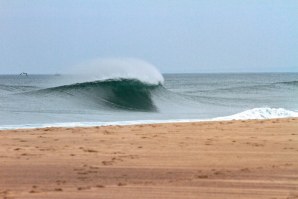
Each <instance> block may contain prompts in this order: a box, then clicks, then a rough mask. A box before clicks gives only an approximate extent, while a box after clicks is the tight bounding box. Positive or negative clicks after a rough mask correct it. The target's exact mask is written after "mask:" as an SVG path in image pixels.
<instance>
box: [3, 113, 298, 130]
mask: <svg viewBox="0 0 298 199" xmlns="http://www.w3.org/2000/svg"><path fill="white" fill-rule="evenodd" d="M291 118H298V116H291V117H273V118H252V119H235V118H231V116H225V117H216V118H211V119H169V120H167V119H165V120H131V121H113V122H63V123H44V124H23V125H3V126H0V131H6V130H34V129H43V128H92V127H108V126H132V125H150V124H172V123H200V122H224V121H254V120H274V119H291Z"/></svg>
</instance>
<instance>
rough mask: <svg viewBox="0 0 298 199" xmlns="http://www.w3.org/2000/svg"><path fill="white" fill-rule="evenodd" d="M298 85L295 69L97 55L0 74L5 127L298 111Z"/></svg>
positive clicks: (271, 115)
mask: <svg viewBox="0 0 298 199" xmlns="http://www.w3.org/2000/svg"><path fill="white" fill-rule="evenodd" d="M78 74H80V75H78ZM297 89H298V74H297V73H263V74H253V73H250V74H163V75H162V74H161V73H159V72H158V70H157V69H156V68H155V67H154V66H153V65H151V64H149V63H147V62H144V61H142V60H135V59H121V60H95V61H92V62H90V63H84V67H77V70H76V71H75V72H74V74H71V73H69V74H65V75H29V76H28V77H26V76H19V75H0V129H16V128H43V127H77V126H106V125H131V124H147V123H168V122H193V121H219V120H242V119H271V118H286V117H298V102H297V99H298V92H297Z"/></svg>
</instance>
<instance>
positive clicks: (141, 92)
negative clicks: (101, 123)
mask: <svg viewBox="0 0 298 199" xmlns="http://www.w3.org/2000/svg"><path fill="white" fill-rule="evenodd" d="M162 89H164V88H163V86H162V85H161V84H149V83H144V82H141V81H139V80H138V79H122V78H118V79H107V80H103V81H94V82H84V83H76V84H71V85H63V86H58V87H53V88H46V89H41V90H38V91H34V92H30V93H27V94H34V95H42V96H55V97H59V96H61V97H65V98H68V99H69V98H72V99H75V100H83V101H85V102H88V101H89V102H93V103H96V104H98V105H101V108H113V109H124V110H132V111H150V112H152V111H158V108H157V107H156V105H155V103H154V101H153V99H152V94H153V92H154V91H156V90H162Z"/></svg>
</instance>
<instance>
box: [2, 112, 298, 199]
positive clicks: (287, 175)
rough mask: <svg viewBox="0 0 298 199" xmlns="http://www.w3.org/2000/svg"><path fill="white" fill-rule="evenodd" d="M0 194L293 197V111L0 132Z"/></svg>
mask: <svg viewBox="0 0 298 199" xmlns="http://www.w3.org/2000/svg"><path fill="white" fill-rule="evenodd" d="M0 162H1V163H0V198H3V199H8V198H9V199H12V198H15V199H17V198H27V199H33V198H38V199H40V198H71V199H74V198H196V199H197V198H204V199H208V198H218V199H224V198H229V199H233V198H235V199H236V198H237V199H242V198H247V199H248V198H249V199H252V198H258V199H260V198H267V199H279V198H284V199H285V198H288V199H294V198H298V118H288V119H273V120H249V121H225V122H201V123H173V124H152V125H150V124H149V125H133V126H110V127H92V128H44V129H34V130H10V131H0Z"/></svg>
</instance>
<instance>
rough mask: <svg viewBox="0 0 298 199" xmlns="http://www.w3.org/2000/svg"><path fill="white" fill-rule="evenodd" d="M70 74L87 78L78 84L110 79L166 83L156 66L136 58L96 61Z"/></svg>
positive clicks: (153, 83) (77, 68)
mask: <svg viewBox="0 0 298 199" xmlns="http://www.w3.org/2000/svg"><path fill="white" fill-rule="evenodd" d="M70 73H74V74H80V75H83V76H85V78H87V79H81V80H80V82H77V83H81V82H82V81H84V82H85V81H87V82H91V81H102V80H108V79H110V80H111V79H112V80H117V79H134V80H138V81H140V82H143V83H146V84H151V85H158V84H163V82H164V78H163V76H162V74H161V73H160V72H159V71H158V70H157V69H156V67H155V66H154V65H152V64H150V63H148V62H145V61H143V60H140V59H135V58H122V59H120V58H118V59H115V58H113V59H94V60H91V61H88V62H85V63H82V64H79V65H77V66H76V67H75V68H74V69H73V68H72V69H71V71H70Z"/></svg>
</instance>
